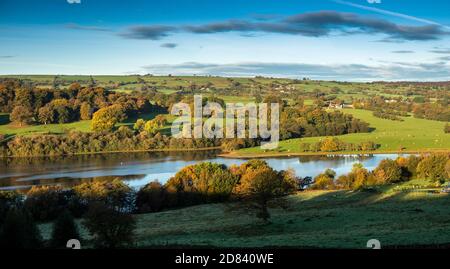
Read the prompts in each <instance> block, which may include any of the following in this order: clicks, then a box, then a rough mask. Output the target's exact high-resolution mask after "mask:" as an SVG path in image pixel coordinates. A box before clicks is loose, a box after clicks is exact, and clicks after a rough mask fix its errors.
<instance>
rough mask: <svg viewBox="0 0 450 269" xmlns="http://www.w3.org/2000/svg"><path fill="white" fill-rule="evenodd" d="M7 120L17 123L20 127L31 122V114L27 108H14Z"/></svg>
mask: <svg viewBox="0 0 450 269" xmlns="http://www.w3.org/2000/svg"><path fill="white" fill-rule="evenodd" d="M9 118H10V120H11V121H12V122H15V123H19V125H20V126H22V125H23V124H28V123H31V122H32V121H33V112H31V109H30V108H29V107H25V106H16V107H14V109H13V111H12V112H11V115H10V116H9Z"/></svg>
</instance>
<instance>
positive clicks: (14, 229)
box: [0, 209, 42, 249]
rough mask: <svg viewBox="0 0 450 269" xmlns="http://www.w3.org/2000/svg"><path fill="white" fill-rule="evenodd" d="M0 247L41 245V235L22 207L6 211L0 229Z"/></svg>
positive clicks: (24, 247) (27, 247)
mask: <svg viewBox="0 0 450 269" xmlns="http://www.w3.org/2000/svg"><path fill="white" fill-rule="evenodd" d="M0 247H4V248H13V249H36V248H40V247H42V237H41V234H40V232H39V229H38V227H37V226H36V223H34V221H33V218H32V217H31V215H30V214H29V213H28V212H27V211H25V210H24V209H13V210H11V211H9V212H8V214H7V215H6V219H5V221H4V224H3V226H2V228H1V230H0Z"/></svg>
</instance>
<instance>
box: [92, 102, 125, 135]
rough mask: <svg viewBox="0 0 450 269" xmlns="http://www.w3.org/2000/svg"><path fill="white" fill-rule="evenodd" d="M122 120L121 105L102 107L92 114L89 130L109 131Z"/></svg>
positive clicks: (123, 117)
mask: <svg viewBox="0 0 450 269" xmlns="http://www.w3.org/2000/svg"><path fill="white" fill-rule="evenodd" d="M123 119H125V114H124V112H123V108H122V106H121V105H118V104H116V105H112V106H108V107H104V108H101V109H99V110H98V111H97V112H95V113H94V116H93V117H92V124H91V128H92V130H94V131H111V130H112V129H113V128H114V125H116V123H118V122H120V121H122V120H123Z"/></svg>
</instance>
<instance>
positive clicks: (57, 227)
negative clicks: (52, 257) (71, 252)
mask: <svg viewBox="0 0 450 269" xmlns="http://www.w3.org/2000/svg"><path fill="white" fill-rule="evenodd" d="M70 239H78V240H79V239H80V234H79V232H78V227H77V225H76V223H75V221H74V219H73V216H72V215H71V214H70V212H69V211H68V210H65V211H63V212H62V213H61V214H60V215H59V216H58V218H57V219H56V221H55V222H54V223H53V231H52V237H51V240H50V246H51V247H52V248H66V245H67V241H68V240H70Z"/></svg>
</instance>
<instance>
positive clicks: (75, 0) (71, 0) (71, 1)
mask: <svg viewBox="0 0 450 269" xmlns="http://www.w3.org/2000/svg"><path fill="white" fill-rule="evenodd" d="M67 3H69V4H81V0H67Z"/></svg>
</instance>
